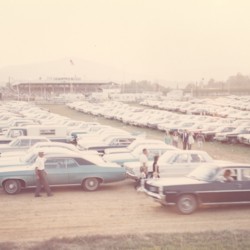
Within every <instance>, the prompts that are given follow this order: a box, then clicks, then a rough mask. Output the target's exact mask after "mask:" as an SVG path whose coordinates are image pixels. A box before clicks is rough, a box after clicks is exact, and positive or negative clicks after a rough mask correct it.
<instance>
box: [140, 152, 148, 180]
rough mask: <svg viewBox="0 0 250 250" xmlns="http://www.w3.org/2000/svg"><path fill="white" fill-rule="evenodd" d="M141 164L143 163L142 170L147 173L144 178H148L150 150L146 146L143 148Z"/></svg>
mask: <svg viewBox="0 0 250 250" xmlns="http://www.w3.org/2000/svg"><path fill="white" fill-rule="evenodd" d="M140 164H141V168H140V172H141V174H142V175H145V177H144V178H146V176H147V174H148V150H147V149H146V148H144V149H143V150H142V154H141V156H140ZM141 177H142V176H141Z"/></svg>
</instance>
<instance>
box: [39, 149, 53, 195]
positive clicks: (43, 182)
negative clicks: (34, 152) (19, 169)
mask: <svg viewBox="0 0 250 250" xmlns="http://www.w3.org/2000/svg"><path fill="white" fill-rule="evenodd" d="M44 161H45V159H44V153H43V152H39V153H38V157H37V159H36V162H35V176H36V191H35V197H40V196H41V195H40V191H41V186H42V185H43V187H44V189H45V191H46V192H47V195H48V196H52V193H51V190H50V187H49V184H48V180H47V173H46V171H45V168H44Z"/></svg>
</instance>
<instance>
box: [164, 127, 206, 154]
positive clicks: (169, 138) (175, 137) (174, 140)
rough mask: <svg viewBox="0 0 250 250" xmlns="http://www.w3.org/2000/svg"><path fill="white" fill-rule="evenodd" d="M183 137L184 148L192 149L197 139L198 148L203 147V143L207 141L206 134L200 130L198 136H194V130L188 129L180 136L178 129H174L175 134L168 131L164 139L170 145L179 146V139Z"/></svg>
mask: <svg viewBox="0 0 250 250" xmlns="http://www.w3.org/2000/svg"><path fill="white" fill-rule="evenodd" d="M180 139H181V142H182V147H183V149H184V150H186V149H188V150H191V149H192V145H193V144H194V143H195V140H196V141H197V145H198V148H199V149H201V148H202V146H203V143H204V142H205V138H204V136H203V135H202V134H201V133H200V132H199V133H198V134H197V135H196V137H195V138H194V135H193V133H192V132H187V130H184V131H183V133H182V135H181V136H179V134H178V132H177V131H174V133H173V134H170V133H169V132H168V131H167V132H166V135H165V137H164V141H165V143H166V144H168V145H173V146H175V147H176V148H178V147H179V141H180Z"/></svg>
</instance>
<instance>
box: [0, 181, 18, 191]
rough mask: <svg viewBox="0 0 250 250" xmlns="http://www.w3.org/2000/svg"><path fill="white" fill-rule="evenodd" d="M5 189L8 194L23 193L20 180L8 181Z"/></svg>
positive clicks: (4, 186) (4, 184)
mask: <svg viewBox="0 0 250 250" xmlns="http://www.w3.org/2000/svg"><path fill="white" fill-rule="evenodd" d="M3 189H4V191H5V193H7V194H18V193H20V191H21V182H20V181H19V180H11V179H10V180H7V181H5V182H4V183H3Z"/></svg>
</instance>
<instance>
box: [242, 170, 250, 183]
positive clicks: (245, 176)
mask: <svg viewBox="0 0 250 250" xmlns="http://www.w3.org/2000/svg"><path fill="white" fill-rule="evenodd" d="M242 180H243V181H250V169H248V168H246V169H242Z"/></svg>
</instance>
